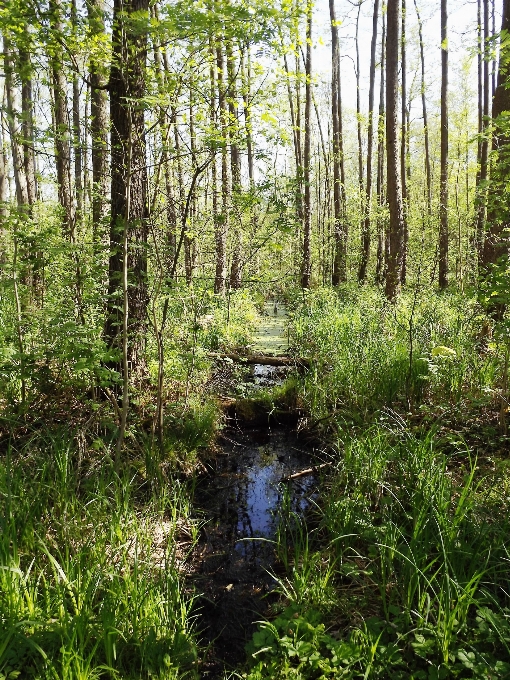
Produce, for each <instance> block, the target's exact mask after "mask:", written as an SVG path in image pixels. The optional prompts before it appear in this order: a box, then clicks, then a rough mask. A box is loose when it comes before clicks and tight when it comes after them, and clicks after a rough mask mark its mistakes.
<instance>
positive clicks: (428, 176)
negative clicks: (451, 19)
mask: <svg viewBox="0 0 510 680" xmlns="http://www.w3.org/2000/svg"><path fill="white" fill-rule="evenodd" d="M414 7H415V9H416V18H417V20H418V36H419V39H420V64H421V87H420V90H421V109H422V117H423V141H424V146H425V185H426V200H427V213H428V216H429V219H430V217H431V216H432V173H431V169H430V143H429V123H428V116H427V98H426V84H425V45H424V43H423V23H422V20H421V16H420V12H419V10H418V4H417V2H416V0H414Z"/></svg>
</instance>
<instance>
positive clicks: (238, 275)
mask: <svg viewBox="0 0 510 680" xmlns="http://www.w3.org/2000/svg"><path fill="white" fill-rule="evenodd" d="M226 56H227V75H228V88H227V102H228V115H229V137H230V173H231V177H232V201H233V204H234V206H235V205H236V204H238V203H239V197H240V195H241V190H242V187H241V157H240V155H239V144H238V137H239V123H238V120H237V106H236V104H237V75H236V64H235V58H234V55H233V52H232V45H231V43H229V42H227V45H226ZM242 228H243V225H242V222H241V218H240V215H237V216H236V228H235V230H234V234H233V240H234V245H233V249H232V265H231V268H230V287H231V288H233V289H237V288H240V287H241V281H242V278H243V266H242V257H243V243H242V241H243V231H242Z"/></svg>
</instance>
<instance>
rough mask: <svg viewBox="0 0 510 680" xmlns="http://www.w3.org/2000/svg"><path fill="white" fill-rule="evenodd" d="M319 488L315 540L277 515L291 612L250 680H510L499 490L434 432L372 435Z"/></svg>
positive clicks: (269, 628)
mask: <svg viewBox="0 0 510 680" xmlns="http://www.w3.org/2000/svg"><path fill="white" fill-rule="evenodd" d="M323 489H324V491H323V493H322V494H321V497H320V499H319V500H318V505H317V508H316V511H315V516H314V518H313V520H314V521H313V526H314V528H313V529H311V525H309V526H307V525H306V524H305V523H304V520H303V519H302V518H299V517H297V516H296V515H293V514H292V513H288V514H285V513H284V514H283V517H282V522H281V525H280V536H279V541H278V543H279V552H280V558H281V561H282V563H283V566H284V567H285V573H286V576H285V577H279V584H280V585H279V588H280V592H281V594H282V597H283V602H286V603H287V608H286V609H284V611H283V612H282V613H281V614H280V615H279V616H278V617H277V619H276V620H275V621H272V622H266V623H263V624H261V626H260V629H259V630H258V632H257V633H255V635H254V637H253V641H252V643H251V645H250V647H249V653H250V655H251V661H252V670H251V671H250V672H249V673H247V674H246V676H245V677H247V678H250V680H255V679H258V678H286V677H292V678H303V679H305V678H306V679H308V678H326V677H331V678H337V677H345V678H416V679H422V678H423V679H425V678H454V677H459V678H506V677H509V674H510V599H509V596H508V593H509V585H510V584H509V578H508V559H509V557H510V555H509V553H508V535H509V532H510V526H509V519H508V517H509V514H508V510H509V508H508V503H509V500H508V499H509V496H508V491H509V489H508V484H507V483H506V484H505V483H504V482H500V484H499V485H498V487H496V486H495V480H494V479H488V478H484V477H482V476H481V475H479V474H478V472H477V464H476V460H472V459H470V457H469V452H468V451H464V452H461V451H459V452H458V453H457V454H456V455H447V454H445V453H444V452H442V451H441V450H440V449H438V447H437V446H436V439H435V436H434V433H430V434H429V435H428V436H427V437H425V438H424V439H420V438H417V437H414V436H413V435H411V434H410V433H409V431H408V430H407V429H405V428H398V429H397V428H393V429H392V430H389V429H387V428H384V429H383V428H381V427H379V426H374V427H373V428H371V429H370V430H368V431H367V432H365V434H364V435H363V437H360V438H358V439H356V440H353V441H351V442H350V443H349V444H348V445H347V446H346V447H345V449H344V451H343V455H341V457H340V458H339V459H338V460H337V462H336V463H335V465H334V471H333V472H332V473H330V475H329V476H328V482H327V485H325V486H323Z"/></svg>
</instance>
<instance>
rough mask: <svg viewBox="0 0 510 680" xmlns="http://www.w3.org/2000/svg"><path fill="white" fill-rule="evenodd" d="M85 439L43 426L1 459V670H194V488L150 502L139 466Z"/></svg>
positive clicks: (116, 673)
mask: <svg viewBox="0 0 510 680" xmlns="http://www.w3.org/2000/svg"><path fill="white" fill-rule="evenodd" d="M79 441H80V439H79V438H78V439H77V440H74V441H73V440H72V439H69V438H68V437H66V436H65V435H64V434H60V435H59V436H55V435H49V434H46V435H45V434H44V433H41V434H39V435H38V436H34V437H32V438H31V439H30V440H29V441H28V442H27V443H26V444H25V445H24V446H23V447H22V448H18V449H14V448H11V449H10V450H9V452H8V455H7V457H6V458H3V459H2V460H1V461H0V489H1V492H0V497H1V505H2V507H1V518H2V519H1V524H2V526H1V544H0V581H1V584H0V674H1V675H2V676H3V677H6V678H8V677H10V678H14V677H17V675H20V676H21V677H24V678H40V679H41V680H42V679H43V678H48V679H52V680H53V679H55V678H68V679H69V680H71V679H72V680H75V679H76V678H83V679H85V678H98V677H103V676H104V677H108V676H110V677H111V676H113V677H123V678H130V677H132V678H139V677H147V676H154V677H159V678H177V677H182V675H183V674H184V675H187V676H188V677H193V668H194V662H195V659H196V649H195V643H194V640H193V637H192V634H191V622H190V619H189V611H190V607H191V604H192V600H191V599H190V598H189V597H187V596H185V594H184V591H183V586H182V583H181V577H180V575H179V561H180V560H182V559H183V555H181V554H179V553H178V552H177V549H176V545H177V537H178V536H179V535H180V534H181V533H182V531H183V530H184V528H185V527H186V525H188V526H189V529H186V531H191V533H190V534H189V536H190V538H189V545H190V546H191V545H192V540H193V538H192V536H193V532H194V529H193V527H192V525H191V524H189V521H188V520H187V514H188V512H189V505H188V500H187V493H186V489H185V486H183V485H182V484H180V483H179V482H178V481H177V480H175V481H174V482H173V483H172V485H171V486H167V487H166V490H162V489H160V490H159V493H158V495H157V496H154V497H150V496H149V498H148V499H147V500H145V501H144V500H142V499H143V498H144V496H145V497H146V493H145V491H144V489H143V481H142V480H141V479H140V478H139V477H138V476H137V475H136V474H135V473H134V471H133V470H131V473H130V471H129V468H127V467H126V469H125V471H124V472H123V473H122V475H120V476H119V475H117V474H116V473H115V472H114V470H113V466H112V462H111V458H110V457H109V451H108V450H105V451H101V452H98V451H96V452H95V453H94V450H92V451H89V452H87V456H86V457H85V458H84V457H83V453H82V454H80V452H79V448H78V445H77V443H79ZM27 466H29V467H30V469H31V470H32V474H31V476H30V477H28V476H27V475H26V474H25V472H24V471H25V470H26V468H27ZM146 498H147V497H146ZM181 540H182V539H181ZM16 674H17V675H16Z"/></svg>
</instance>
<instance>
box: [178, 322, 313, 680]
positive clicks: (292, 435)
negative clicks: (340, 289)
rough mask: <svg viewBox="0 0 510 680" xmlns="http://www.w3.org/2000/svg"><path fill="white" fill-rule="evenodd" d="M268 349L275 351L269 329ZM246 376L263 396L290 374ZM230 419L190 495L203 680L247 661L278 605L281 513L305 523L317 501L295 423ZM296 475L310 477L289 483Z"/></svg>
mask: <svg viewBox="0 0 510 680" xmlns="http://www.w3.org/2000/svg"><path fill="white" fill-rule="evenodd" d="M281 318H282V317H280V319H281ZM262 323H263V320H262ZM281 327H282V329H283V323H282V324H281ZM280 337H281V335H280ZM272 341H273V342H274V343H275V344H277V343H278V337H277V336H276V335H275V331H274V326H273V329H272ZM285 349H287V348H286V347H285ZM247 370H250V369H247ZM251 370H252V371H253V380H254V383H255V385H261V386H264V387H265V388H266V389H267V387H268V385H271V384H273V385H276V384H280V383H281V382H282V380H283V379H284V378H285V373H286V372H288V371H290V370H292V368H290V367H289V368H283V369H282V368H281V366H280V367H274V366H268V365H263V366H257V365H255V366H252V367H251ZM229 413H230V416H229V417H228V418H227V426H226V427H225V429H224V430H223V432H222V436H221V437H220V440H219V445H220V449H219V450H218V452H217V455H216V456H215V457H214V458H213V460H212V461H210V463H209V473H208V474H207V475H205V476H203V477H202V478H201V479H200V480H199V482H198V485H197V489H196V493H195V507H196V508H197V511H198V512H199V513H200V516H201V517H202V519H203V521H204V524H203V529H202V532H201V537H200V540H199V542H198V545H197V547H196V550H195V554H194V558H193V562H194V569H193V574H192V576H191V578H192V580H193V582H194V586H195V589H196V591H197V592H198V593H202V594H201V595H200V597H199V599H198V601H197V612H198V624H197V625H198V627H199V629H200V631H201V637H202V641H203V643H204V644H207V645H210V647H209V652H208V655H207V657H206V659H205V660H204V664H203V677H206V678H223V677H224V670H225V669H228V668H232V667H234V666H236V665H239V664H240V663H242V662H243V661H244V660H245V658H246V654H245V649H244V648H245V644H246V642H247V641H248V640H249V639H250V638H251V635H252V632H253V631H254V630H255V625H256V622H257V621H259V620H260V619H261V618H263V617H264V616H265V615H268V614H269V613H270V607H271V604H272V603H274V602H275V600H276V599H277V594H276V593H275V592H274V591H275V588H276V586H277V580H276V579H277V578H278V576H279V575H282V572H281V569H282V567H281V565H280V564H279V562H278V557H277V551H276V544H275V539H276V535H277V531H278V522H279V521H280V519H279V518H280V516H281V513H282V510H283V507H282V506H283V505H285V509H286V511H292V512H295V513H297V514H299V515H302V514H304V513H305V512H306V511H307V509H308V508H310V506H311V504H312V503H313V499H314V496H315V495H316V493H317V491H316V484H317V477H316V474H314V472H313V471H312V472H309V471H308V469H309V468H310V467H311V466H312V465H314V464H315V463H316V461H317V457H316V455H315V452H314V450H313V448H312V447H311V446H309V445H307V444H306V442H305V441H304V440H303V438H300V437H299V436H298V434H297V433H296V427H295V422H296V421H295V420H294V424H291V423H290V422H286V423H282V422H280V423H278V421H277V420H276V421H275V419H274V418H273V419H270V417H269V415H266V418H265V420H266V424H265V425H262V424H261V419H260V417H258V418H257V419H256V421H255V423H254V422H253V421H252V422H251V423H250V422H247V421H245V420H243V419H242V418H241V417H240V416H239V413H237V412H236V409H235V404H233V405H232V404H231V408H230V409H229ZM301 470H307V474H305V475H302V476H295V477H293V475H296V473H299V472H300V471H301Z"/></svg>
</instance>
